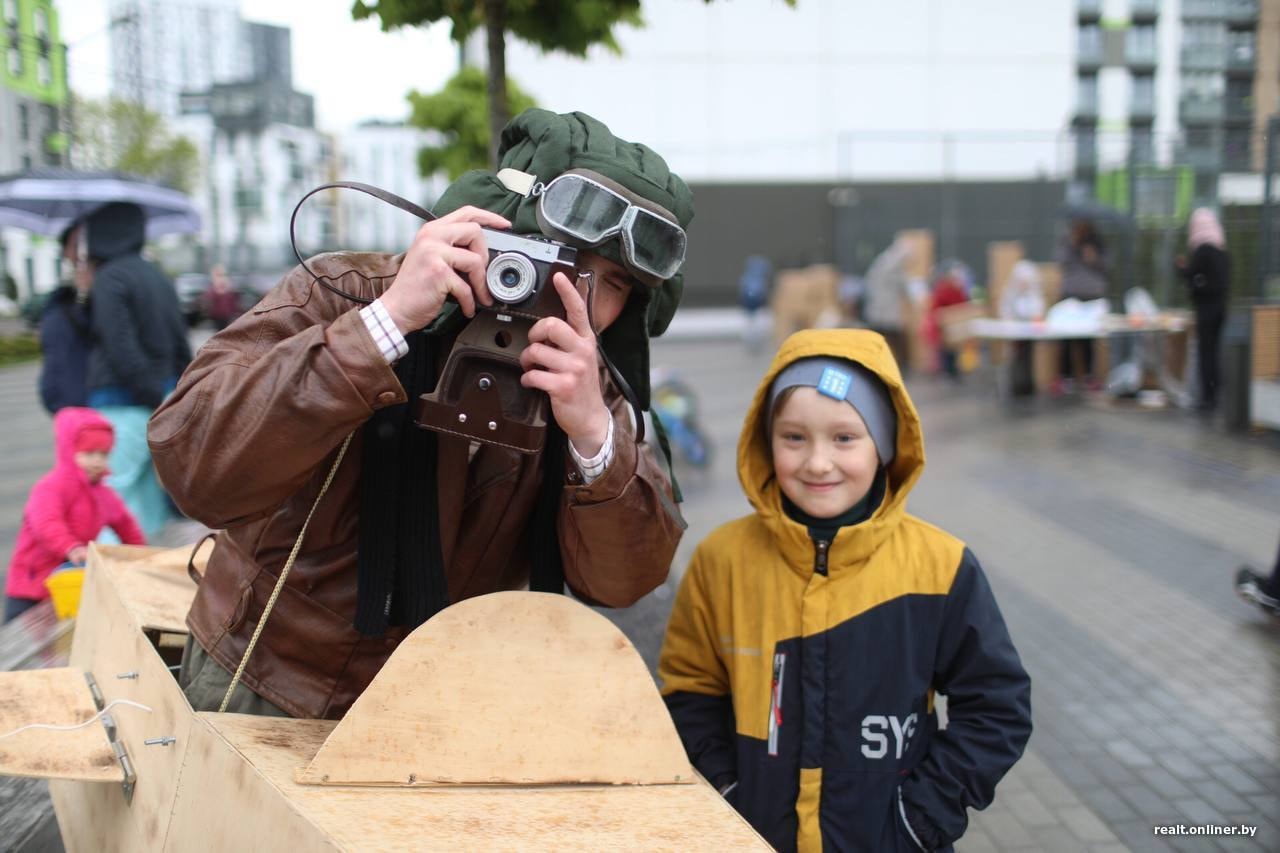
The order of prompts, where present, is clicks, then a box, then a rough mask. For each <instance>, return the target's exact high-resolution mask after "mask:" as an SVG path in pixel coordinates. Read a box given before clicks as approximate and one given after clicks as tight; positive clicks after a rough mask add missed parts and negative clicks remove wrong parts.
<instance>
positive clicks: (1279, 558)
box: [1236, 550, 1280, 616]
mask: <svg viewBox="0 0 1280 853" xmlns="http://www.w3.org/2000/svg"><path fill="white" fill-rule="evenodd" d="M1236 594H1237V595H1239V596H1240V597H1241V598H1243V599H1244V600H1245V601H1248V602H1249V603H1251V604H1256V605H1258V606H1259V607H1261V608H1262V610H1263V611H1264V612H1265V613H1267V614H1269V615H1271V616H1280V550H1278V551H1277V553H1276V562H1275V565H1273V566H1272V567H1271V574H1269V575H1266V576H1264V575H1262V574H1261V573H1260V572H1258V571H1257V570H1256V569H1254V568H1253V567H1252V566H1241V567H1240V570H1239V571H1237V572H1236Z"/></svg>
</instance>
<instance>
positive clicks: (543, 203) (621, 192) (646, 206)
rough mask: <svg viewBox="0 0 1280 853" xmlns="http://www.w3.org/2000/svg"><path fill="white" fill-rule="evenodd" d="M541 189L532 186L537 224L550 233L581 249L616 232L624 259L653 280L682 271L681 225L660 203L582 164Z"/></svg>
mask: <svg viewBox="0 0 1280 853" xmlns="http://www.w3.org/2000/svg"><path fill="white" fill-rule="evenodd" d="M540 189H541V192H538V188H535V190H534V191H535V192H536V193H537V194H538V210H537V216H538V225H539V227H541V229H542V233H544V234H546V235H547V236H548V237H551V238H553V239H557V240H561V241H563V242H566V243H569V244H570V245H572V246H577V247H578V248H583V249H589V248H592V247H594V246H599V245H600V244H601V243H604V242H605V241H607V240H610V239H612V238H613V237H618V238H619V242H620V243H621V244H622V260H623V263H624V264H625V265H626V266H627V267H628V268H630V269H631V271H632V272H634V273H636V274H637V275H638V277H639V278H641V279H642V280H644V281H645V282H646V283H647V284H650V285H653V286H657V285H660V284H661V283H662V282H664V281H666V280H667V279H669V278H671V277H672V276H674V275H675V274H676V273H678V272H680V267H681V265H682V264H683V263H684V250H685V243H686V238H685V233H684V229H683V228H681V227H680V226H679V225H678V224H676V221H675V217H674V216H672V215H671V213H670V212H669V211H668V210H666V209H665V208H663V207H662V206H661V205H657V204H654V203H653V202H651V201H649V200H648V199H645V198H642V197H640V196H638V195H636V194H635V193H633V192H631V191H630V190H628V189H626V188H625V187H623V186H621V185H619V184H617V183H614V182H613V181H611V180H609V179H608V178H606V177H604V176H603V175H599V174H596V173H595V172H590V171H587V170H583V169H573V170H570V171H568V172H565V173H564V174H562V175H560V176H559V177H557V178H555V179H554V180H552V181H551V182H550V183H549V184H546V185H545V186H542V187H541V188H540Z"/></svg>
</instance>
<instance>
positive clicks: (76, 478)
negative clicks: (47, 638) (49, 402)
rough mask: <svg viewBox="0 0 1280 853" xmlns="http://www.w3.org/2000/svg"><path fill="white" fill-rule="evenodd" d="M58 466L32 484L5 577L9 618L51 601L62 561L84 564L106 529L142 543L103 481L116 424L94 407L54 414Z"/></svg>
mask: <svg viewBox="0 0 1280 853" xmlns="http://www.w3.org/2000/svg"><path fill="white" fill-rule="evenodd" d="M53 434H54V443H55V445H56V452H57V462H56V463H55V464H54V466H53V470H52V471H50V472H49V473H48V474H45V475H44V476H43V477H41V478H40V479H39V480H38V481H36V484H35V485H34V486H32V487H31V496H30V497H29V498H27V505H26V507H25V508H24V509H23V511H22V526H21V527H20V528H19V530H18V542H17V545H15V546H14V549H13V559H12V560H11V561H10V563H9V575H8V577H7V579H6V580H5V588H4V592H5V607H4V621H5V622H8V621H9V620H10V619H13V618H14V617H16V616H18V615H19V614H20V613H22V612H24V611H26V610H28V609H30V608H32V607H34V606H35V605H37V604H39V603H40V602H41V601H43V600H44V599H46V598H48V597H49V591H48V590H47V589H46V588H45V585H44V582H45V579H46V578H48V577H49V575H51V574H53V570H54V569H56V568H57V567H58V566H60V565H62V564H64V563H71V564H73V565H84V561H85V559H86V558H87V556H88V546H89V543H90V542H92V541H93V540H94V539H95V538H97V536H98V534H99V533H101V532H102V528H103V527H110V528H111V529H112V530H114V531H115V532H116V535H117V536H119V537H120V541H121V542H123V543H125V544H126V545H144V544H146V539H145V538H144V537H143V535H142V530H141V529H140V528H139V527H138V522H137V521H136V520H135V519H134V517H133V515H132V514H131V513H130V512H129V510H128V509H126V508H125V505H124V502H123V501H121V500H120V496H119V495H117V494H116V493H115V491H114V490H112V488H111V487H110V486H108V485H107V484H106V482H105V481H104V478H105V477H106V475H107V454H109V453H110V452H111V446H112V444H113V443H114V431H113V430H112V428H111V423H110V422H109V421H108V420H107V419H106V418H104V417H103V416H102V415H100V414H98V413H97V412H95V411H94V410H93V409H86V408H83V407H79V406H69V407H66V408H63V409H60V410H59V411H58V413H57V414H56V415H54V417H53Z"/></svg>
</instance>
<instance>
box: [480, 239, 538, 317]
mask: <svg viewBox="0 0 1280 853" xmlns="http://www.w3.org/2000/svg"><path fill="white" fill-rule="evenodd" d="M485 282H486V283H487V284H488V285H489V292H490V293H491V294H493V298H494V299H496V300H498V301H499V302H505V303H506V304H508V305H513V304H515V303H517V302H523V301H524V300H526V299H528V298H529V295H530V294H532V293H533V291H534V288H535V287H536V285H537V282H538V276H537V272H536V271H535V270H534V267H533V262H532V261H530V260H529V259H528V258H527V257H525V256H524V255H522V254H520V253H519V252H503V253H502V254H501V255H498V256H497V257H496V258H494V259H493V260H492V261H490V262H489V268H488V269H487V270H486V271H485Z"/></svg>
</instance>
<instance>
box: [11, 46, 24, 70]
mask: <svg viewBox="0 0 1280 853" xmlns="http://www.w3.org/2000/svg"><path fill="white" fill-rule="evenodd" d="M9 75H10V76H11V77H21V76H22V51H21V50H19V49H18V46H17V45H16V44H15V45H13V46H11V47H10V48H9Z"/></svg>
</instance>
